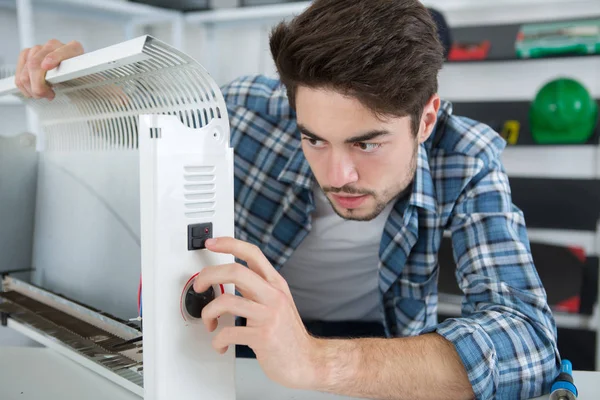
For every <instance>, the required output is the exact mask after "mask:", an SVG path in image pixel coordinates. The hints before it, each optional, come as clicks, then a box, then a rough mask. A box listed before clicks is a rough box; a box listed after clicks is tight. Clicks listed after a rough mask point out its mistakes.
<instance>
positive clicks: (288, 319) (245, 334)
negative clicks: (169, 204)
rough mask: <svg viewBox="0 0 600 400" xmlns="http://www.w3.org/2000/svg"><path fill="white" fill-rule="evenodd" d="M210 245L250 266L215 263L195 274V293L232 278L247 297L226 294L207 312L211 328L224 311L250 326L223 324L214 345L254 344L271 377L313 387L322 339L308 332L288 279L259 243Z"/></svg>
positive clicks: (217, 242) (218, 347)
mask: <svg viewBox="0 0 600 400" xmlns="http://www.w3.org/2000/svg"><path fill="white" fill-rule="evenodd" d="M206 248H207V249H208V250H210V251H213V252H217V253H227V254H232V255H234V256H235V257H237V258H238V259H241V260H244V261H245V262H246V263H247V264H248V268H246V267H244V266H243V265H241V264H237V263H235V264H227V265H218V266H211V267H207V268H204V269H203V270H202V271H200V273H199V274H198V276H197V277H196V280H195V282H194V290H195V291H196V292H203V291H205V290H207V289H208V288H209V287H210V286H211V285H218V284H226V283H233V284H234V285H235V287H236V289H237V290H238V291H239V292H240V293H241V294H242V296H243V297H240V296H235V295H232V294H224V295H221V296H219V297H217V298H216V299H215V300H213V301H212V302H211V303H210V304H208V305H207V306H206V307H205V308H204V310H203V311H202V320H203V321H204V324H205V325H206V327H207V328H208V330H209V331H211V332H212V331H214V330H215V329H216V328H217V324H218V320H217V318H218V317H219V316H220V315H223V314H225V313H230V314H233V315H234V316H239V317H243V318H246V319H247V326H245V327H242V326H235V327H226V328H224V329H222V330H221V332H219V334H217V335H216V336H215V337H214V339H213V347H214V348H215V349H216V350H217V351H219V352H221V353H223V352H225V351H226V350H227V348H228V347H229V346H231V345H235V344H240V345H246V346H249V347H250V348H251V349H252V350H254V352H255V353H256V358H257V360H258V362H259V363H260V365H261V367H262V369H263V370H264V371H265V373H266V375H267V376H268V377H269V378H270V379H272V380H274V381H276V382H278V383H280V384H282V385H284V386H287V387H292V388H297V389H308V388H312V387H314V385H315V382H316V380H317V375H318V373H319V368H318V363H317V362H316V359H317V358H318V353H319V340H318V339H316V338H314V337H312V336H310V335H309V333H308V332H307V331H306V328H305V327H304V324H303V323H302V320H301V318H300V315H299V314H298V310H297V309H296V305H295V304H294V301H293V299H292V295H291V293H290V290H289V287H288V285H287V282H286V281H285V280H284V279H283V277H282V276H281V275H280V274H279V273H278V272H277V271H276V270H275V268H273V266H272V265H271V264H270V263H269V261H268V260H267V258H266V257H265V256H264V254H263V253H262V252H261V251H260V249H259V248H258V247H256V246H254V245H251V244H249V243H246V242H243V241H240V240H237V239H233V238H228V237H223V238H218V239H212V240H207V241H206Z"/></svg>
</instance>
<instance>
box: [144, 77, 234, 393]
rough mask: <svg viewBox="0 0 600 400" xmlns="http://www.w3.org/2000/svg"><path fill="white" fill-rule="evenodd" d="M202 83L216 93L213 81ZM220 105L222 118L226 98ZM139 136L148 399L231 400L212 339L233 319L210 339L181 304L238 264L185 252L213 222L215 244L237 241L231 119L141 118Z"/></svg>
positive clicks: (228, 377)
mask: <svg viewBox="0 0 600 400" xmlns="http://www.w3.org/2000/svg"><path fill="white" fill-rule="evenodd" d="M202 78H204V79H205V80H206V81H207V85H210V86H211V87H212V88H213V90H215V91H217V90H218V88H216V86H215V87H213V85H214V83H213V82H212V81H210V77H208V76H203V77H202ZM217 99H218V102H216V103H217V107H219V108H220V109H221V110H223V111H222V112H225V111H224V110H226V106H225V102H224V100H223V98H222V97H221V96H218V97H217ZM152 128H157V129H160V130H161V138H160V139H152V138H151V137H150V129H152ZM139 136H140V148H139V153H140V209H141V232H142V236H141V244H142V257H141V260H142V278H143V286H142V287H143V318H144V378H145V382H146V383H145V385H144V386H145V387H144V393H145V396H146V398H147V400H170V399H184V398H186V397H189V396H190V394H192V393H202V394H203V395H204V396H206V398H208V399H211V400H234V399H235V390H234V389H235V387H234V386H235V385H234V379H235V376H234V370H235V364H234V358H235V352H234V351H233V349H231V348H230V351H229V352H228V353H227V354H225V355H224V356H220V355H219V354H217V353H216V352H215V351H212V339H213V337H214V335H215V334H218V332H219V331H221V330H222V329H223V328H225V327H231V326H233V325H234V318H233V316H232V315H224V316H222V317H221V318H220V320H219V328H218V330H217V332H214V333H209V332H207V331H206V329H205V328H204V324H203V323H202V322H201V321H200V320H197V319H191V317H190V316H189V314H187V313H186V312H185V309H184V308H183V306H182V304H180V299H181V298H182V294H183V293H185V291H187V289H188V287H189V286H187V285H188V283H190V282H189V280H190V279H191V278H192V277H193V276H194V275H195V274H196V273H197V272H199V271H200V270H201V269H202V268H204V267H207V266H210V265H221V264H230V263H233V262H235V260H234V257H233V256H232V255H230V254H217V253H213V252H209V251H207V250H196V251H188V245H187V242H188V224H200V223H209V222H210V223H212V227H213V228H212V229H213V236H214V237H220V236H229V237H233V236H234V235H235V234H234V203H233V201H234V197H233V149H232V148H230V147H229V120H228V119H227V117H226V115H223V118H220V119H219V118H214V119H212V121H211V122H210V123H209V124H208V125H206V126H204V127H202V128H199V129H193V128H188V127H186V126H184V125H183V124H181V122H180V121H179V119H178V118H177V117H174V116H164V115H144V116H142V117H141V118H140V128H139ZM225 286H226V287H225V292H226V293H229V294H234V293H235V291H234V287H233V285H231V284H229V285H225ZM215 291H216V293H218V291H220V290H219V288H215ZM181 300H182V301H183V299H181ZM184 318H185V319H184Z"/></svg>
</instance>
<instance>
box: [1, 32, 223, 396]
mask: <svg viewBox="0 0 600 400" xmlns="http://www.w3.org/2000/svg"><path fill="white" fill-rule="evenodd" d="M47 80H48V82H50V83H51V84H52V86H53V88H54V90H55V92H56V98H55V99H54V100H53V101H47V100H45V99H42V100H33V99H23V98H22V97H21V99H22V100H24V101H26V102H27V103H28V104H29V105H31V106H32V107H33V108H34V109H35V110H36V112H37V114H38V117H39V120H40V124H41V128H42V132H41V137H39V138H38V141H39V142H41V146H40V147H41V149H42V151H41V153H40V157H39V173H38V185H37V198H36V216H35V218H36V221H35V232H34V254H33V265H34V267H35V268H36V272H35V283H37V284H39V285H41V286H43V287H44V288H46V289H48V290H51V291H54V292H59V293H63V294H65V295H66V296H68V297H71V298H73V299H75V300H77V301H80V302H82V303H85V304H87V305H89V306H92V307H95V308H98V309H100V310H102V311H104V312H108V313H110V314H113V315H116V316H117V317H120V318H132V317H135V316H137V309H136V308H137V304H136V302H137V286H138V282H139V279H140V272H141V270H142V269H143V299H144V302H143V317H144V325H143V327H144V381H145V382H144V386H145V397H146V398H148V399H152V400H167V399H179V398H186V397H191V396H200V397H201V398H204V397H206V398H210V399H214V400H232V399H234V398H235V385H234V383H235V381H234V356H235V351H234V350H235V349H233V348H232V349H231V350H230V351H229V352H228V353H227V354H225V355H218V354H216V352H215V351H214V350H213V349H212V347H211V340H212V337H213V336H214V334H209V333H207V332H206V331H205V329H204V328H203V325H202V324H201V323H200V324H198V323H197V322H196V323H194V322H190V321H185V320H184V319H183V317H182V314H181V312H180V309H179V302H180V296H181V292H182V290H183V289H184V286H185V284H186V282H187V281H188V280H189V278H190V277H191V276H192V275H193V274H194V273H196V272H198V271H199V270H201V269H202V268H203V267H204V266H206V265H209V264H216V263H223V262H231V261H232V259H233V257H232V256H229V257H228V256H224V255H220V256H217V255H209V254H208V252H207V251H206V250H201V251H188V250H187V225H188V224H193V223H199V222H208V221H210V222H212V223H213V230H214V231H213V232H214V235H217V236H219V235H228V236H233V234H234V231H233V153H232V150H231V149H230V147H229V122H228V119H227V111H226V106H225V102H224V99H223V97H222V94H221V92H220V91H219V87H218V86H217V85H216V83H215V82H214V81H213V80H212V78H211V77H210V76H209V75H208V74H207V72H206V71H205V69H204V68H203V67H202V66H200V65H199V64H198V63H197V62H195V61H194V60H193V59H191V58H190V57H188V56H187V55H185V54H184V53H181V52H180V51H178V50H176V49H174V48H172V47H170V46H168V45H166V44H164V43H162V42H160V41H158V40H156V39H154V38H152V37H150V36H143V37H139V38H136V39H133V40H130V41H127V42H123V43H120V44H117V45H115V46H111V47H108V48H105V49H101V50H98V51H95V52H91V53H86V54H84V55H82V56H79V57H76V58H73V59H70V60H66V61H64V62H63V63H61V65H60V66H59V67H58V68H57V69H55V70H52V71H50V72H49V73H48V75H47ZM17 92H18V90H17V89H16V87H15V85H14V80H13V78H7V79H4V80H0V96H1V95H7V94H16V95H17V96H18V97H20V95H19V94H18V93H17ZM140 121H143V123H142V125H143V126H142V127H140ZM149 128H160V131H161V137H160V139H157V140H150V138H149V137H148V136H144V135H147V134H148V133H149ZM215 134H216V136H215ZM140 135H142V138H140ZM140 139H141V140H140ZM144 141H147V143H146V146H145V147H143V148H142V149H140V145H141V144H142V143H144ZM140 163H141V164H142V168H141V169H140ZM207 165H208V166H211V168H212V167H214V170H212V169H211V170H209V172H210V173H209V175H211V176H212V179H213V180H214V181H213V182H207V183H212V184H215V190H212V191H210V190H209V191H208V192H210V193H202V192H198V191H197V190H196V191H194V188H191V189H192V191H190V192H188V193H187V195H188V198H187V199H186V197H185V195H186V192H185V191H184V190H185V189H186V187H185V186H184V182H185V183H189V182H186V181H185V176H186V175H189V176H191V178H192V179H195V178H194V175H198V174H200V175H203V174H204V173H205V172H206V169H205V167H206V166H207ZM186 168H187V169H186ZM211 171H212V172H211ZM202 179H204V177H203V178H202ZM148 182H155V183H156V185H157V186H151V189H145V190H143V191H142V192H140V187H141V188H145V187H146V188H147V187H148V186H147V185H148ZM192 183H195V182H192ZM188 189H189V188H188ZM196 189H197V188H196ZM200 189H201V190H203V189H202V188H200ZM207 195H208V196H213V197H214V198H213V199H211V198H210V197H208V198H207V197H206V196H207ZM205 200H206V201H205ZM140 204H141V205H142V206H143V210H142V209H140ZM148 207H150V210H153V211H148V210H149V209H148ZM206 207H208V208H206ZM144 210H145V211H144ZM140 215H142V218H140ZM140 245H141V249H140ZM142 252H143V260H144V262H143V265H142V261H141V260H142V255H141V253H142ZM225 290H226V291H227V292H230V293H233V292H234V288H233V286H232V285H226V287H225ZM233 323H234V321H233V318H232V317H226V316H223V317H222V318H221V319H220V325H221V328H222V327H223V326H227V325H233Z"/></svg>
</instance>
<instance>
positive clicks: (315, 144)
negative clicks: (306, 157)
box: [304, 137, 325, 147]
mask: <svg viewBox="0 0 600 400" xmlns="http://www.w3.org/2000/svg"><path fill="white" fill-rule="evenodd" d="M304 140H306V141H307V142H308V144H309V145H311V146H312V147H323V146H324V145H325V143H324V142H323V141H322V140H317V139H313V138H309V137H305V138H304Z"/></svg>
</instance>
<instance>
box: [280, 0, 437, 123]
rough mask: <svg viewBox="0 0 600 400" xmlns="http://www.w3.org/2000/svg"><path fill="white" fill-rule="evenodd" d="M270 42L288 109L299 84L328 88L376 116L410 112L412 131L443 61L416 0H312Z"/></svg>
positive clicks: (432, 27) (425, 12)
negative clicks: (287, 100) (347, 96)
mask: <svg viewBox="0 0 600 400" xmlns="http://www.w3.org/2000/svg"><path fill="white" fill-rule="evenodd" d="M270 46H271V53H272V55H273V60H274V61H275V66H276V68H277V71H278V73H279V76H280V80H281V82H282V84H284V85H285V86H286V89H287V94H288V98H289V102H290V106H291V107H292V108H293V109H295V100H296V99H295V93H296V88H297V87H298V86H299V85H300V86H306V87H310V88H326V89H332V90H335V91H336V92H339V93H342V94H345V95H350V96H352V97H355V98H357V99H358V100H359V101H360V102H361V103H362V104H363V105H365V106H366V107H368V108H369V109H371V110H372V111H374V112H375V114H377V115H378V116H397V117H403V116H407V115H408V116H410V117H411V127H412V130H413V132H414V133H415V134H416V133H417V131H418V128H419V122H420V119H421V114H422V112H423V107H424V106H425V104H427V101H428V100H429V99H430V98H431V96H432V95H434V94H435V93H436V92H437V88H438V83H437V75H438V71H439V70H440V69H441V67H442V64H443V61H444V55H443V53H444V51H443V48H442V45H441V44H440V41H439V37H438V34H437V28H436V25H435V23H434V22H433V19H432V17H431V15H430V14H429V11H428V10H427V9H426V8H425V7H424V6H423V5H422V4H421V3H420V1H419V0H315V1H314V2H313V3H312V4H311V6H310V7H309V8H308V9H307V10H306V11H304V12H303V13H302V14H300V15H298V16H297V17H296V18H294V19H293V20H292V21H291V22H289V23H286V22H282V23H280V24H279V25H277V26H276V27H275V28H274V29H273V31H272V32H271V37H270Z"/></svg>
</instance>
